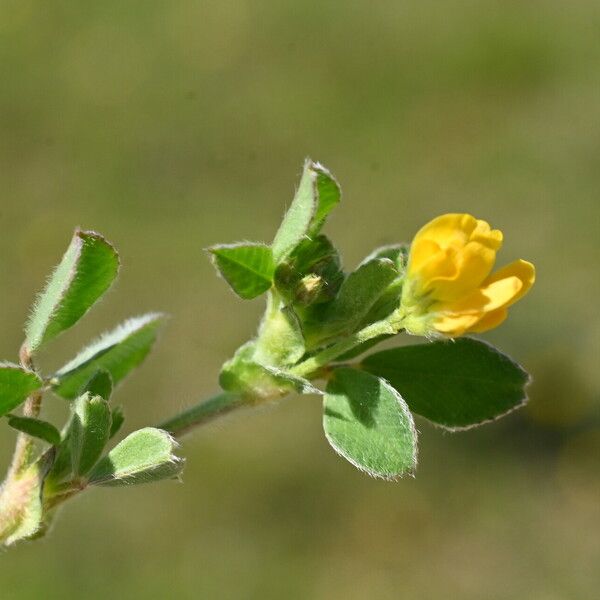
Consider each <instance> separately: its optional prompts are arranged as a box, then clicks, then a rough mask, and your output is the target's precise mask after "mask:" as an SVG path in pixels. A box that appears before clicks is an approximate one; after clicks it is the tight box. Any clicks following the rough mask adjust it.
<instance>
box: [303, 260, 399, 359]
mask: <svg viewBox="0 0 600 600" xmlns="http://www.w3.org/2000/svg"><path fill="white" fill-rule="evenodd" d="M397 276H398V271H397V269H396V267H395V266H394V263H393V262H392V261H391V260H389V259H387V258H377V259H375V260H372V261H369V262H368V263H365V264H363V265H362V266H360V267H359V268H358V269H357V270H356V271H354V272H353V273H351V274H350V275H349V276H348V277H347V279H346V280H345V281H344V283H343V284H342V287H341V288H340V291H339V294H338V296H337V298H336V299H335V300H334V301H333V302H332V303H331V304H329V305H327V312H326V314H325V317H324V319H323V321H321V322H316V323H310V324H309V325H308V332H307V337H308V338H309V347H311V348H313V347H315V346H317V345H318V344H319V343H322V342H323V341H324V340H328V339H331V338H334V337H337V336H340V335H347V334H349V333H352V332H354V331H356V329H357V328H358V327H359V326H360V325H361V324H363V322H364V320H365V317H366V316H367V315H368V314H369V311H370V310H371V309H372V307H373V306H374V305H375V303H376V302H377V301H378V300H379V299H380V298H381V296H382V295H383V294H384V293H385V291H386V290H387V288H388V287H389V286H390V285H391V284H392V282H393V281H394V279H396V277H397Z"/></svg>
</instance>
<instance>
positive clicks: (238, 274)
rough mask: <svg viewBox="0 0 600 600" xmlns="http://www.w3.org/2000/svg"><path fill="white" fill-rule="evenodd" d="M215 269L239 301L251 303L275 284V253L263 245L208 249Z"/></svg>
mask: <svg viewBox="0 0 600 600" xmlns="http://www.w3.org/2000/svg"><path fill="white" fill-rule="evenodd" d="M209 252H210V253H211V254H212V255H213V259H214V263H215V266H216V268H217V269H218V270H219V272H220V273H221V275H222V276H223V278H224V279H225V281H227V283H228V284H229V285H230V286H231V289H232V290H233V291H234V292H235V293H236V294H237V295H238V296H240V298H244V299H245V300H250V299H251V298H256V297H257V296H260V295H261V294H263V293H264V292H266V291H267V290H268V289H269V288H270V287H271V285H272V283H273V275H274V272H275V263H274V262H273V252H272V250H271V248H270V247H269V246H265V245H264V244H257V243H250V242H242V243H239V244H230V245H225V244H223V245H218V246H213V247H212V248H209Z"/></svg>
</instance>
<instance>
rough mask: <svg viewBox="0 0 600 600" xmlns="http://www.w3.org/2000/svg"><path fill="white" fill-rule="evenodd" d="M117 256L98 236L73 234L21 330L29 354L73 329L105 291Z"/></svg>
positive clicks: (83, 233)
mask: <svg viewBox="0 0 600 600" xmlns="http://www.w3.org/2000/svg"><path fill="white" fill-rule="evenodd" d="M118 271H119V255H118V254H117V251H116V250H115V249H114V248H113V246H111V245H110V244H109V243H108V242H107V241H106V240H105V239H104V238H103V237H102V236H101V235H100V234H98V233H95V232H93V231H80V230H76V231H75V234H74V236H73V240H72V241H71V244H70V246H69V248H68V249H67V252H66V253H65V255H64V256H63V258H62V261H61V262H60V264H59V265H58V267H56V269H55V271H54V273H52V275H51V277H50V279H49V281H48V284H47V286H46V289H45V290H44V291H43V292H42V293H41V294H40V296H39V297H38V299H37V301H36V303H35V305H34V307H33V310H32V312H31V316H30V318H29V321H28V323H27V326H26V328H25V334H26V339H25V346H26V347H27V349H28V350H29V352H30V353H33V352H35V351H37V350H38V349H39V348H40V347H41V346H42V345H43V344H45V343H46V342H48V341H49V340H51V339H52V338H54V337H56V336H57V335H58V334H60V333H61V332H63V331H64V330H65V329H68V328H69V327H71V326H73V325H74V324H75V323H77V321H79V319H80V318H81V317H82V316H83V315H84V314H85V313H86V312H87V311H88V310H89V309H90V308H91V307H92V306H93V305H94V303H95V302H96V301H97V300H98V299H99V298H100V297H101V296H102V295H103V294H104V293H105V292H106V291H107V290H108V288H109V287H110V286H111V284H112V282H113V281H114V280H115V278H116V276H117V273H118Z"/></svg>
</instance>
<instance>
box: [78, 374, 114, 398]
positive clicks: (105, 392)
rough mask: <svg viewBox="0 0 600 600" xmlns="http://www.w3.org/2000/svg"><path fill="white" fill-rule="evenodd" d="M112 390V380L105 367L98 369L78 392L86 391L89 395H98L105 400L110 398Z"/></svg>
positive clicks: (83, 392)
mask: <svg viewBox="0 0 600 600" xmlns="http://www.w3.org/2000/svg"><path fill="white" fill-rule="evenodd" d="M112 391H113V380H112V377H111V375H110V373H109V372H108V371H107V370H106V369H98V370H97V371H96V372H95V373H94V374H93V375H92V376H91V377H90V379H89V381H88V382H87V383H86V384H85V385H84V386H83V389H82V390H81V392H80V394H81V395H83V394H85V393H86V392H88V393H89V394H90V396H100V397H101V398H104V399H105V400H106V401H108V400H110V397H111V396H112Z"/></svg>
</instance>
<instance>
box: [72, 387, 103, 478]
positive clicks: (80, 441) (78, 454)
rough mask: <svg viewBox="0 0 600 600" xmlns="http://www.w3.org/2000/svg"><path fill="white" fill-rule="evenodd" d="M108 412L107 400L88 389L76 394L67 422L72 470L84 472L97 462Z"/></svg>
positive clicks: (101, 448)
mask: <svg viewBox="0 0 600 600" xmlns="http://www.w3.org/2000/svg"><path fill="white" fill-rule="evenodd" d="M110 428H111V415H110V408H109V407H108V402H107V401H106V400H105V399H104V398H102V397H100V396H90V394H89V393H86V394H84V395H83V396H80V397H79V398H77V400H76V401H75V403H74V406H73V422H72V425H71V464H72V469H73V474H74V475H77V476H80V477H81V476H84V475H86V474H87V473H89V471H90V470H91V469H92V468H93V467H94V465H95V464H96V463H97V462H98V459H99V458H100V456H102V451H103V450H104V447H105V446H106V443H107V442H108V439H109V435H110Z"/></svg>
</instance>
